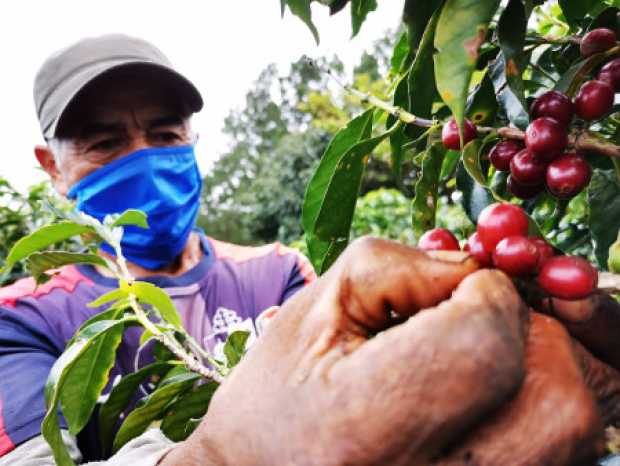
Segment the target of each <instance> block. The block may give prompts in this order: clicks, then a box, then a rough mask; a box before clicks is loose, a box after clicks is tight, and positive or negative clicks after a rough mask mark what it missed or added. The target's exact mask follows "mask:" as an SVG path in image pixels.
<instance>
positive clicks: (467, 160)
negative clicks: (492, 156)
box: [463, 139, 487, 186]
mask: <svg viewBox="0 0 620 466" xmlns="http://www.w3.org/2000/svg"><path fill="white" fill-rule="evenodd" d="M481 146H482V141H480V140H479V139H474V140H473V141H470V142H468V143H467V145H466V146H465V148H464V149H463V166H464V167H465V170H467V173H469V176H471V177H472V178H473V179H474V180H476V182H478V183H479V184H481V185H482V186H486V185H487V179H486V175H485V174H484V173H483V172H482V167H481V165H480V155H481V154H480V152H481V151H480V148H481Z"/></svg>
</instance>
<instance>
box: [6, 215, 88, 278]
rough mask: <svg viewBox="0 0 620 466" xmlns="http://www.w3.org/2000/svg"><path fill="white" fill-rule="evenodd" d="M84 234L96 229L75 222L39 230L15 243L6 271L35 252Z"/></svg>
mask: <svg viewBox="0 0 620 466" xmlns="http://www.w3.org/2000/svg"><path fill="white" fill-rule="evenodd" d="M83 233H94V229H93V228H91V227H89V226H84V225H79V224H77V223H74V222H60V223H55V224H53V225H47V226H44V227H43V228H39V229H38V230H37V231H35V232H34V233H31V234H30V235H28V236H24V237H23V238H22V239H20V240H19V241H18V242H17V243H15V245H14V246H13V247H12V248H11V251H10V252H9V254H8V256H7V258H6V262H5V265H4V269H5V270H9V269H10V268H11V267H13V266H14V265H15V263H16V262H17V261H20V260H22V259H24V258H25V257H27V256H29V255H30V254H32V253H33V252H37V251H41V250H43V249H45V248H47V247H49V246H51V245H52V244H55V243H59V242H61V241H64V240H66V239H69V238H71V237H73V236H77V235H81V234H83Z"/></svg>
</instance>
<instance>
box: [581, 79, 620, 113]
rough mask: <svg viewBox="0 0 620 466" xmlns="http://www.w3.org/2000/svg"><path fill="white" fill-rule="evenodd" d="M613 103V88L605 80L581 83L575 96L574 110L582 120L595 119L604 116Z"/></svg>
mask: <svg viewBox="0 0 620 466" xmlns="http://www.w3.org/2000/svg"><path fill="white" fill-rule="evenodd" d="M613 105H614V89H613V87H611V86H610V85H609V84H607V83H606V82H605V81H598V80H593V81H587V82H585V83H583V85H582V86H581V88H580V89H579V92H578V93H577V97H575V111H576V113H577V116H578V117H579V118H583V119H584V120H597V119H599V118H601V117H603V116H605V115H606V114H607V113H609V111H610V110H611V107H613Z"/></svg>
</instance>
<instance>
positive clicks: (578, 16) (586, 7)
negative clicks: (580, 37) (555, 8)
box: [559, 0, 599, 26]
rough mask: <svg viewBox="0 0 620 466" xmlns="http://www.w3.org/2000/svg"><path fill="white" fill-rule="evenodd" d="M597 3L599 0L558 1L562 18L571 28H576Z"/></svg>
mask: <svg viewBox="0 0 620 466" xmlns="http://www.w3.org/2000/svg"><path fill="white" fill-rule="evenodd" d="M598 2H599V0H559V4H560V8H562V13H564V17H565V18H566V20H567V21H568V23H569V24H571V25H573V26H578V25H579V23H580V21H581V20H582V19H583V18H584V17H585V16H586V14H588V12H589V11H590V10H592V9H593V8H594V7H595V6H596V5H597V3H598Z"/></svg>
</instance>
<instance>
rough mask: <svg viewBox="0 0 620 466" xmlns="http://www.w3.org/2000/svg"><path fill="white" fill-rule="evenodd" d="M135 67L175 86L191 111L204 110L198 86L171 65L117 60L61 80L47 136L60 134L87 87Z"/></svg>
mask: <svg viewBox="0 0 620 466" xmlns="http://www.w3.org/2000/svg"><path fill="white" fill-rule="evenodd" d="M132 68H133V69H135V71H137V72H140V73H141V72H144V74H145V78H146V79H149V81H152V80H154V79H155V80H161V82H162V85H168V86H171V87H173V88H174V89H175V91H177V92H178V93H179V97H180V98H181V99H183V100H184V101H185V103H186V104H187V108H188V110H189V111H190V112H191V113H195V112H198V111H200V110H201V109H202V107H203V100H202V96H201V95H200V92H198V89H196V87H195V86H194V85H193V84H192V83H191V81H190V80H189V79H187V78H186V77H185V76H183V75H182V74H180V73H178V72H177V71H175V70H173V69H172V68H169V67H167V66H164V65H160V64H157V63H153V62H149V61H137V60H131V61H127V60H123V61H121V60H118V61H116V62H112V63H111V62H110V61H108V62H106V63H98V64H94V65H93V66H89V67H87V68H84V69H83V70H81V71H80V72H79V73H76V74H75V75H73V76H72V77H71V78H70V79H67V80H65V81H63V82H62V84H61V85H60V87H59V89H57V90H56V92H57V97H56V98H57V99H58V101H59V104H60V105H59V109H58V112H57V113H56V114H57V115H58V118H56V119H55V120H53V121H51V122H50V124H49V126H48V128H45V129H44V131H43V134H44V136H45V137H46V138H48V139H49V138H53V137H55V136H57V135H58V134H57V132H58V129H59V128H62V123H63V120H64V118H65V117H66V116H67V114H68V113H69V112H68V111H67V110H69V109H70V107H71V106H72V105H73V104H74V103H75V102H76V101H77V100H79V97H80V94H81V93H82V92H83V91H84V90H85V89H86V88H88V87H90V86H91V85H93V84H95V83H96V82H97V81H98V80H99V79H101V78H103V77H107V76H109V75H110V74H113V73H115V72H119V71H121V70H129V69H132Z"/></svg>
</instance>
